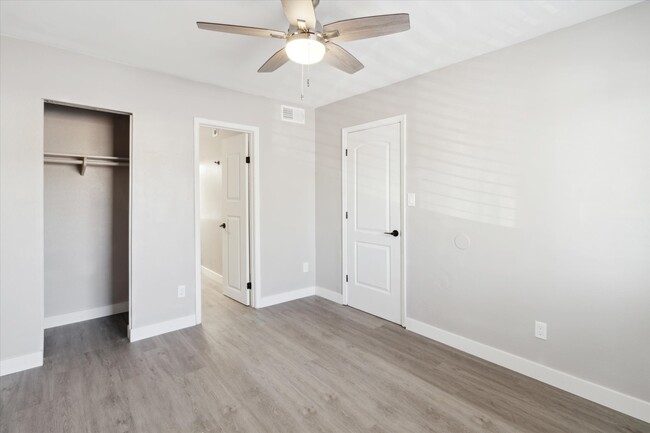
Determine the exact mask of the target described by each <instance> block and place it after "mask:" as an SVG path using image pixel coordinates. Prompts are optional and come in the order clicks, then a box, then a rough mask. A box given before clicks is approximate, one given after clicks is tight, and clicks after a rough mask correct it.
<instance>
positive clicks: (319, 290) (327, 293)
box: [316, 287, 343, 304]
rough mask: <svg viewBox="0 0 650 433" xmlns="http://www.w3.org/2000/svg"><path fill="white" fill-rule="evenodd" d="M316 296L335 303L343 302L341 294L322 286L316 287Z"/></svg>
mask: <svg viewBox="0 0 650 433" xmlns="http://www.w3.org/2000/svg"><path fill="white" fill-rule="evenodd" d="M316 296H320V297H321V298H325V299H327V300H330V301H332V302H336V303H337V304H343V294H342V293H338V292H335V291H333V290H329V289H326V288H324V287H316Z"/></svg>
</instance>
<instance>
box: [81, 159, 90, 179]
mask: <svg viewBox="0 0 650 433" xmlns="http://www.w3.org/2000/svg"><path fill="white" fill-rule="evenodd" d="M87 167H88V158H87V157H85V156H84V157H83V158H82V163H81V170H80V171H81V175H82V176H83V175H84V174H86V168H87Z"/></svg>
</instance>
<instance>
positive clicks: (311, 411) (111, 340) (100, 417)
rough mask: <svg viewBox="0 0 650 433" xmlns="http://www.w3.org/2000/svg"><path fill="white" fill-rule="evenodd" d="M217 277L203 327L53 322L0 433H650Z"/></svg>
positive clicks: (511, 377) (5, 393)
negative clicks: (247, 299) (144, 329)
mask: <svg viewBox="0 0 650 433" xmlns="http://www.w3.org/2000/svg"><path fill="white" fill-rule="evenodd" d="M208 283H209V282H207V281H206V284H205V286H204V294H203V299H204V303H203V325H202V326H197V327H194V328H189V329H186V330H182V331H177V332H173V333H170V334H166V335H163V336H159V337H154V338H151V339H148V340H143V341H140V342H136V343H129V342H128V341H127V339H126V337H125V336H126V317H125V315H118V316H112V317H107V318H103V319H97V320H92V321H88V322H83V323H79V324H74V325H68V326H62V327H59V328H53V329H48V330H47V331H46V332H45V364H44V366H43V367H42V368H38V369H33V370H29V371H25V372H21V373H16V374H13V375H9V376H5V377H2V378H1V379H0V384H1V399H0V403H1V408H0V426H1V427H0V431H1V432H2V433H9V432H11V433H18V432H27V433H39V432H48V433H50V432H52V433H55V432H65V433H76V432H93V433H95V432H144V433H165V432H175V433H180V432H210V433H213V432H240V431H241V432H256V433H262V432H280V433H289V432H300V433H302V432H374V433H389V432H390V433H393V432H394V433H397V432H399V433H406V432H444V433H447V432H449V433H455V432H494V433H496V432H499V433H501V432H504V433H507V432H570V433H578V432H589V433H598V432H626V433H630V432H650V424H646V423H642V422H641V421H638V420H635V419H633V418H630V417H627V416H625V415H622V414H620V413H617V412H614V411H612V410H609V409H606V408H604V407H602V406H599V405H597V404H594V403H591V402H589V401H586V400H583V399H581V398H578V397H575V396H573V395H571V394H568V393H565V392H562V391H559V390H557V389H554V388H552V387H550V386H547V385H544V384H542V383H540V382H537V381H535V380H532V379H529V378H526V377H524V376H521V375H519V374H516V373H513V372H511V371H508V370H506V369H503V368H500V367H498V366H495V365H493V364H490V363H487V362H484V361H481V360H479V359H477V358H474V357H472V356H468V355H465V354H463V353H462V352H459V351H457V350H454V349H451V348H449V347H446V346H444V345H441V344H438V343H435V342H433V341H430V340H428V339H426V338H424V337H421V336H418V335H416V334H413V333H411V332H408V331H406V330H404V329H402V328H401V327H399V326H397V325H394V324H391V323H387V322H385V321H383V320H380V319H378V318H376V317H373V316H370V315H367V314H364V313H362V312H359V311H356V310H354V309H352V308H349V307H343V306H340V305H337V304H334V303H332V302H329V301H326V300H323V299H320V298H315V297H312V298H306V299H303V300H298V301H293V302H289V303H286V304H283V305H277V306H274V307H269V308H265V309H263V310H253V309H251V308H247V307H243V306H241V305H239V304H237V303H236V302H234V301H231V300H229V299H228V298H225V297H223V296H222V295H221V294H220V293H219V290H218V288H217V287H216V286H215V285H210V284H208Z"/></svg>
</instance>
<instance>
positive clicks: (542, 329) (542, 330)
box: [535, 320, 546, 340]
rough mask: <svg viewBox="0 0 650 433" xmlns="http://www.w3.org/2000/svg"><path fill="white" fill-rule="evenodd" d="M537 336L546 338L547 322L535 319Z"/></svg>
mask: <svg viewBox="0 0 650 433" xmlns="http://www.w3.org/2000/svg"><path fill="white" fill-rule="evenodd" d="M535 337H537V338H541V339H542V340H546V323H544V322H538V321H537V320H535Z"/></svg>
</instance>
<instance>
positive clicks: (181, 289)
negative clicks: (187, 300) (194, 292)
mask: <svg viewBox="0 0 650 433" xmlns="http://www.w3.org/2000/svg"><path fill="white" fill-rule="evenodd" d="M178 297H179V298H184V297H185V286H178Z"/></svg>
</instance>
